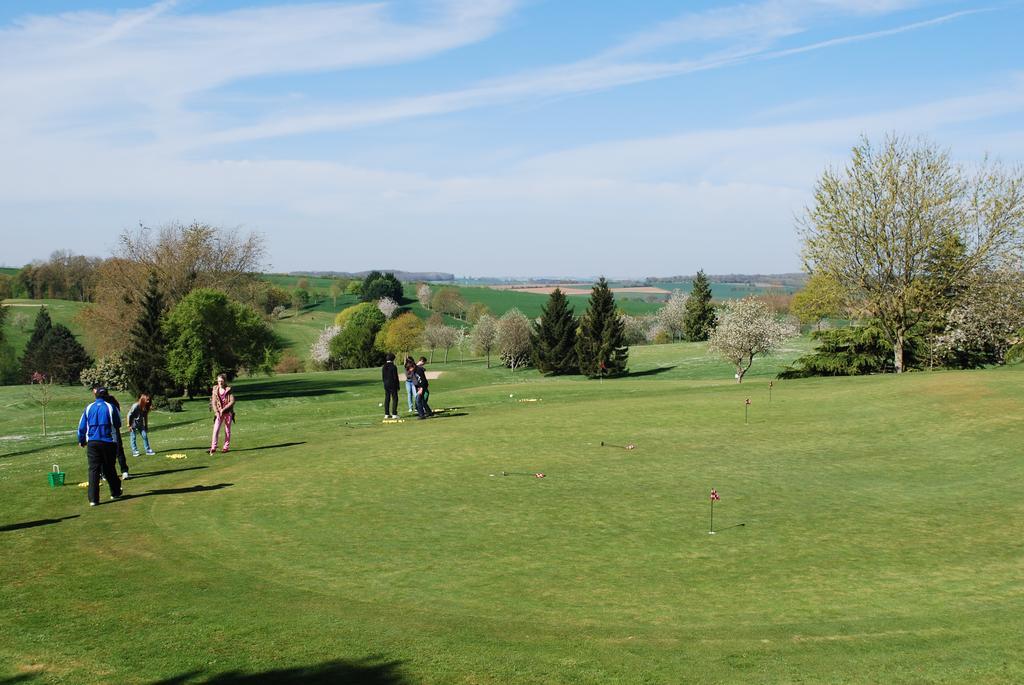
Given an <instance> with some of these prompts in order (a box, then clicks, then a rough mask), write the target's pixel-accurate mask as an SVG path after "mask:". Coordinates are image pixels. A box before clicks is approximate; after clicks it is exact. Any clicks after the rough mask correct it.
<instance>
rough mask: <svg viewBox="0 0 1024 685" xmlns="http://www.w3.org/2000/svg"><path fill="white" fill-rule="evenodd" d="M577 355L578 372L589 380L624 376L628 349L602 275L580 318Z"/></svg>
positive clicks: (612, 296) (622, 326)
mask: <svg viewBox="0 0 1024 685" xmlns="http://www.w3.org/2000/svg"><path fill="white" fill-rule="evenodd" d="M576 355H577V357H579V363H580V372H581V373H583V374H585V375H586V376H588V377H590V378H598V377H602V376H619V375H622V374H624V373H626V362H627V360H628V358H629V347H627V346H626V332H625V326H624V325H623V323H622V319H620V318H619V313H618V311H616V309H615V297H614V295H612V291H611V290H610V289H609V288H608V281H606V280H605V279H604V277H603V276H602V277H601V279H600V280H599V281H598V282H597V285H595V286H594V289H593V291H592V292H591V293H590V304H589V306H588V307H587V311H586V312H585V313H584V314H583V318H581V319H580V335H579V339H578V340H577V341H576Z"/></svg>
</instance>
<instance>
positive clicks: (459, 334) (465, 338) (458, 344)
mask: <svg viewBox="0 0 1024 685" xmlns="http://www.w3.org/2000/svg"><path fill="white" fill-rule="evenodd" d="M467 343H469V331H467V330H466V329H465V328H456V329H455V348H456V349H457V350H458V351H459V363H460V364H461V363H462V362H463V361H465V354H466V345H467Z"/></svg>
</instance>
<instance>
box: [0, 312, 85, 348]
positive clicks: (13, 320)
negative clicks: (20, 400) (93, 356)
mask: <svg viewBox="0 0 1024 685" xmlns="http://www.w3.org/2000/svg"><path fill="white" fill-rule="evenodd" d="M3 306H4V307H8V308H9V309H10V312H9V313H8V314H7V322H6V324H5V326H4V338H5V339H6V340H7V341H8V342H9V343H10V344H11V345H12V346H13V347H14V349H15V351H16V352H17V353H18V355H19V356H20V355H21V353H22V352H24V351H25V344H26V343H27V342H28V339H29V337H30V336H31V335H32V327H33V325H34V324H35V320H36V315H37V314H38V313H39V307H40V306H45V307H46V308H47V309H48V310H49V312H50V318H51V319H52V320H53V322H54V323H59V324H64V325H65V326H67V327H68V328H69V329H71V332H72V333H74V334H75V337H76V338H78V341H79V342H80V343H82V344H83V345H85V346H86V349H87V350H89V345H87V344H86V340H85V338H84V337H83V336H82V330H81V327H80V326H79V325H78V322H77V321H75V316H76V315H77V314H78V313H79V312H80V311H82V308H84V307H85V306H86V305H85V303H83V302H72V301H70V300H4V301H3ZM18 319H22V320H23V321H24V322H25V324H24V327H22V326H19V325H18ZM89 352H90V353H91V352H92V350H89Z"/></svg>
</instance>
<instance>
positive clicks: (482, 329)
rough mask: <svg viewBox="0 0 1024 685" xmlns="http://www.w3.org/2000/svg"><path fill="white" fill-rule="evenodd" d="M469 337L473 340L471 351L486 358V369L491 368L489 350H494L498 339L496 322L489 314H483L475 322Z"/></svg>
mask: <svg viewBox="0 0 1024 685" xmlns="http://www.w3.org/2000/svg"><path fill="white" fill-rule="evenodd" d="M470 337H471V338H472V340H473V349H474V350H476V353H477V354H482V355H484V356H486V357H487V368H488V369H489V368H491V350H493V349H494V345H495V342H496V340H497V338H498V320H497V319H495V318H494V317H493V316H491V315H490V314H484V315H483V316H481V317H480V320H479V321H477V322H476V326H474V327H473V332H472V333H471V334H470Z"/></svg>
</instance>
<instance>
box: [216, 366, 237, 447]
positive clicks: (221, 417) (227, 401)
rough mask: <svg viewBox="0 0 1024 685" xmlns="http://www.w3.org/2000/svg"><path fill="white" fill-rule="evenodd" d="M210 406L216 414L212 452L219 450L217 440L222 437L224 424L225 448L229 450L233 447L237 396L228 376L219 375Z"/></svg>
mask: <svg viewBox="0 0 1024 685" xmlns="http://www.w3.org/2000/svg"><path fill="white" fill-rule="evenodd" d="M210 408H211V409H213V413H214V414H215V415H216V416H215V417H214V419H213V439H212V440H211V441H210V454H213V453H214V452H216V451H217V440H218V439H219V438H220V427H221V426H224V448H223V449H222V450H221V452H227V451H228V449H229V448H230V447H231V424H233V423H234V422H235V396H234V395H232V394H231V387H230V386H229V385H228V377H227V376H225V375H224V374H218V375H217V385H215V386H213V394H212V395H211V396H210Z"/></svg>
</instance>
